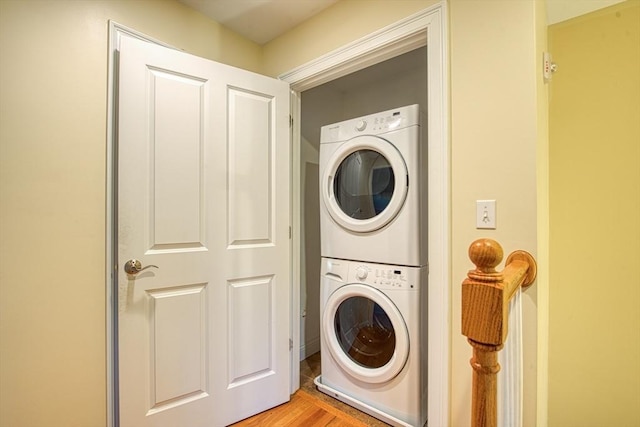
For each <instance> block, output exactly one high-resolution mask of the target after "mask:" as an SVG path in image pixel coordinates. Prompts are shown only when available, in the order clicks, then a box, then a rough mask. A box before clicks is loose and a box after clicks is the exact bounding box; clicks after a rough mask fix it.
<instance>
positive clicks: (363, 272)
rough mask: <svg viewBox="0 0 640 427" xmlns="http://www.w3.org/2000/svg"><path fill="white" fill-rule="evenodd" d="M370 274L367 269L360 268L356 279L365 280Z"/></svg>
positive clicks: (357, 270)
mask: <svg viewBox="0 0 640 427" xmlns="http://www.w3.org/2000/svg"><path fill="white" fill-rule="evenodd" d="M368 274H369V272H368V271H367V269H366V268H364V267H358V268H357V269H356V278H357V279H358V280H364V279H366V278H367V275H368Z"/></svg>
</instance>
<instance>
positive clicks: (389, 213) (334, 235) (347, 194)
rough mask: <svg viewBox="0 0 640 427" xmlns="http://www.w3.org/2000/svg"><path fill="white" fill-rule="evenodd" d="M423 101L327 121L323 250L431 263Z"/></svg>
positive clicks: (348, 257) (322, 173)
mask: <svg viewBox="0 0 640 427" xmlns="http://www.w3.org/2000/svg"><path fill="white" fill-rule="evenodd" d="M420 136H421V126H420V109H419V107H418V105H411V106H407V107H401V108H396V109H394V110H389V111H384V112H381V113H376V114H372V115H369V116H364V117H360V118H357V119H352V120H346V121H343V122H340V123H335V124H332V125H327V126H323V127H322V129H321V135H320V199H321V200H322V202H321V208H320V231H321V236H322V237H321V255H322V256H323V257H328V258H341V259H345V260H360V261H369V262H378V263H384V264H395V265H407V266H422V265H426V264H427V194H426V191H427V148H426V145H425V144H422V143H421V137H420Z"/></svg>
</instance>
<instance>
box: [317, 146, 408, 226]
mask: <svg viewBox="0 0 640 427" xmlns="http://www.w3.org/2000/svg"><path fill="white" fill-rule="evenodd" d="M322 182H323V183H324V184H323V185H326V188H324V189H322V188H321V193H322V198H323V200H324V203H325V206H326V208H327V210H328V212H329V214H330V215H331V217H332V218H333V220H334V221H335V222H336V223H338V224H340V225H341V226H342V227H343V228H345V229H347V230H350V231H355V232H359V233H366V232H370V231H374V230H377V229H379V228H382V227H384V226H385V225H386V224H388V223H389V221H391V220H392V219H393V218H394V217H395V216H396V215H397V214H398V212H399V211H400V209H402V205H403V204H404V201H405V199H406V197H407V186H408V182H407V166H406V164H405V162H404V159H403V158H402V155H401V154H400V152H399V151H398V149H397V148H396V147H395V146H393V144H391V143H390V142H389V141H387V140H385V139H382V138H379V137H375V136H369V135H363V136H358V137H355V138H353V139H350V140H349V141H347V142H345V143H344V144H342V145H341V146H340V147H338V149H337V150H336V151H335V152H334V153H333V155H332V156H331V157H330V158H329V161H328V162H327V165H326V169H325V173H324V176H323V181H322Z"/></svg>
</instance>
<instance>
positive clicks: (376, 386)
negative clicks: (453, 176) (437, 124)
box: [316, 105, 427, 427]
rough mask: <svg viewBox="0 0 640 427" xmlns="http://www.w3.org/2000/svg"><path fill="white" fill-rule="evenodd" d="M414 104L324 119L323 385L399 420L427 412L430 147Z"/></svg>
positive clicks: (422, 418) (421, 419)
mask: <svg viewBox="0 0 640 427" xmlns="http://www.w3.org/2000/svg"><path fill="white" fill-rule="evenodd" d="M420 119H421V113H420V109H419V107H418V105H411V106H407V107H401V108H396V109H393V110H389V111H384V112H380V113H376V114H371V115H368V116H365V117H360V118H357V119H351V120H346V121H343V122H340V123H335V124H332V125H327V126H323V127H322V129H321V136H320V199H321V203H320V204H321V207H320V211H321V212H320V232H321V238H320V240H321V255H322V264H321V283H320V315H321V323H320V325H321V326H320V327H321V352H322V359H321V360H322V361H321V375H320V376H319V377H318V378H316V385H317V387H318V389H319V390H321V391H322V392H324V393H326V394H328V395H330V396H333V397H335V398H337V399H339V400H341V401H343V402H345V403H348V404H350V405H351V406H354V407H356V408H358V409H360V410H362V411H364V412H367V413H369V414H370V415H372V416H374V417H376V418H379V419H381V420H382V421H385V422H387V423H389V424H391V425H395V426H412V427H422V426H423V425H424V424H425V423H426V419H427V223H426V218H427V194H426V191H427V149H426V144H422V143H421V133H422V132H421V125H420V122H421V120H420Z"/></svg>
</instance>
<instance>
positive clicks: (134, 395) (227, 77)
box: [117, 37, 291, 427]
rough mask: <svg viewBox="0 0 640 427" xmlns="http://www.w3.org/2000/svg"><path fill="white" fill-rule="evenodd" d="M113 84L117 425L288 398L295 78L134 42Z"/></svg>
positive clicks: (227, 417) (192, 420) (197, 418)
mask: <svg viewBox="0 0 640 427" xmlns="http://www.w3.org/2000/svg"><path fill="white" fill-rule="evenodd" d="M118 84H119V95H118V96H119V100H118V142H117V158H118V163H117V164H118V171H117V177H118V178H117V179H118V182H117V189H118V198H117V199H118V208H117V209H118V214H117V221H118V224H117V227H118V271H119V273H118V311H119V314H118V351H119V357H118V368H119V384H118V387H119V393H120V399H119V409H120V425H121V426H123V427H127V426H135V427H144V426H171V427H176V426H188V427H197V426H207V427H212V426H213V427H215V426H224V425H228V424H230V423H233V422H235V421H237V420H240V419H243V418H246V417H248V416H250V415H253V414H255V413H258V412H261V411H263V410H265V409H268V408H270V407H273V406H275V405H278V404H280V403H283V402H285V401H287V400H289V361H290V357H291V356H290V349H289V323H290V322H289V321H290V319H289V317H290V304H289V299H290V289H289V281H290V266H289V262H290V241H289V224H290V222H289V217H290V207H289V168H290V166H289V165H290V161H289V137H290V135H289V88H288V85H287V84H286V83H284V82H281V81H278V80H274V79H271V78H267V77H264V76H260V75H256V74H254V73H250V72H248V71H244V70H239V69H236V68H233V67H229V66H226V65H223V64H219V63H215V62H212V61H209V60H205V59H203V58H198V57H194V56H191V55H188V54H185V53H182V52H179V51H175V50H171V49H167V48H164V47H160V46H157V45H153V44H150V43H146V42H143V41H139V40H136V39H133V38H129V37H124V38H123V40H122V43H121V49H120V58H119V77H118ZM128 260H139V261H140V265H141V267H140V268H145V267H149V266H151V265H155V266H157V268H156V267H149V268H146V269H144V270H143V271H140V272H139V273H137V274H127V273H126V272H125V269H124V267H125V263H126V262H127V261H128Z"/></svg>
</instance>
